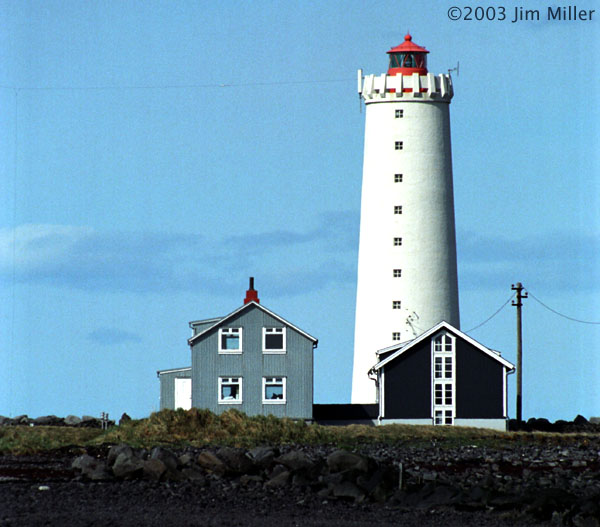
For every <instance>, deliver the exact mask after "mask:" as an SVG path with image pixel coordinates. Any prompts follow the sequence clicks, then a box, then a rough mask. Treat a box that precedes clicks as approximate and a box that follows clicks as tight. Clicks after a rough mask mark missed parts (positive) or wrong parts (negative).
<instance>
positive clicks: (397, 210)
mask: <svg viewBox="0 0 600 527" xmlns="http://www.w3.org/2000/svg"><path fill="white" fill-rule="evenodd" d="M394 214H402V205H396V206H395V207H394Z"/></svg>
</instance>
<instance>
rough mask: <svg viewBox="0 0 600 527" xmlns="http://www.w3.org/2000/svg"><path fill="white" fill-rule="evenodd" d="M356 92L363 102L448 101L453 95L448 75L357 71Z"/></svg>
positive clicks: (450, 79)
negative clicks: (400, 100) (370, 73)
mask: <svg viewBox="0 0 600 527" xmlns="http://www.w3.org/2000/svg"><path fill="white" fill-rule="evenodd" d="M358 93H359V94H360V95H361V96H362V97H363V99H364V100H365V103H367V104H368V103H370V102H380V101H384V100H386V101H394V100H398V99H404V100H410V99H417V100H421V101H422V100H428V99H429V100H432V101H440V102H441V101H447V102H450V100H451V99H452V96H453V95H454V90H453V88H452V78H451V77H450V75H444V74H440V75H437V76H436V75H434V74H433V73H428V74H427V75H419V74H418V73H413V74H412V75H386V74H382V75H378V76H376V75H365V76H363V75H362V71H361V70H359V71H358Z"/></svg>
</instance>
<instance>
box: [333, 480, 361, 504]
mask: <svg viewBox="0 0 600 527" xmlns="http://www.w3.org/2000/svg"><path fill="white" fill-rule="evenodd" d="M331 491H332V494H333V495H334V496H335V497H336V498H350V499H353V500H355V501H358V502H360V501H363V500H364V499H365V497H366V496H365V493H364V491H363V490H361V489H360V488H359V487H358V486H357V485H355V484H354V483H352V482H351V481H342V482H341V483H338V484H336V485H334V486H333V488H332V489H331Z"/></svg>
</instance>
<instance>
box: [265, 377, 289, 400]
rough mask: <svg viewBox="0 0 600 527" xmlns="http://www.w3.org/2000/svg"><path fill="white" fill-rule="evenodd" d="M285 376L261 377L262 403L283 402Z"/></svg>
mask: <svg viewBox="0 0 600 527" xmlns="http://www.w3.org/2000/svg"><path fill="white" fill-rule="evenodd" d="M285 381H286V378H285V377H263V391H262V393H263V400H262V402H263V404H285V402H286V389H285V388H286V386H285V384H286V383H285Z"/></svg>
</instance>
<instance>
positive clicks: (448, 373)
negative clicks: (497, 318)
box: [370, 322, 514, 430]
mask: <svg viewBox="0 0 600 527" xmlns="http://www.w3.org/2000/svg"><path fill="white" fill-rule="evenodd" d="M377 355H378V358H379V362H378V363H377V364H376V365H375V366H374V367H373V368H372V369H371V372H370V373H371V376H372V378H373V379H374V380H375V381H376V383H377V388H378V404H379V415H378V421H379V422H380V423H381V424H385V423H405V424H424V425H426V424H433V425H458V426H475V427H484V428H493V429H498V430H506V426H507V419H508V413H507V376H508V374H509V373H512V372H513V371H514V365H513V364H511V363H510V362H509V361H507V360H506V359H504V358H502V357H501V355H500V353H499V352H497V351H494V350H491V349H489V348H487V347H485V346H483V345H482V344H480V343H479V342H477V341H476V340H474V339H472V338H471V337H469V336H468V335H466V334H465V333H462V332H461V331H460V330H458V329H456V328H455V327H453V326H452V325H450V324H448V323H447V322H440V323H439V324H437V325H436V326H434V327H433V328H431V329H430V330H428V331H426V332H425V333H423V334H422V335H420V336H419V337H417V338H416V339H414V340H412V341H410V342H406V343H399V344H396V345H393V346H390V347H388V348H385V349H383V350H379V351H378V352H377Z"/></svg>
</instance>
